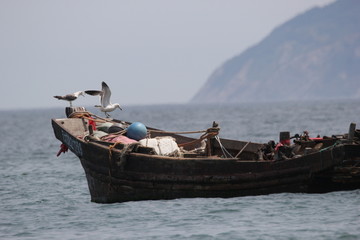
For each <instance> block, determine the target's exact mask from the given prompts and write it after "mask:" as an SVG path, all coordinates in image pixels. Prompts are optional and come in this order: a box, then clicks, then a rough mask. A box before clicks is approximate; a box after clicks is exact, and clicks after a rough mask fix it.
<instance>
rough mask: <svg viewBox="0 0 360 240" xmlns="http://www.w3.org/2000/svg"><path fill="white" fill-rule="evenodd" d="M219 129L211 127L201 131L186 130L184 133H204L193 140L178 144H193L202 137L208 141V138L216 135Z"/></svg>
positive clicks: (181, 145) (183, 145)
mask: <svg viewBox="0 0 360 240" xmlns="http://www.w3.org/2000/svg"><path fill="white" fill-rule="evenodd" d="M219 131H220V128H218V127H211V128H208V129H206V130H203V131H194V132H186V133H204V134H203V135H201V136H200V138H199V139H195V140H193V141H190V142H187V143H180V144H178V146H179V147H185V146H188V145H194V144H197V143H200V142H201V141H203V140H204V139H208V141H210V138H213V137H216V136H217V135H218V134H219ZM183 133H184V132H183ZM174 134H179V133H174Z"/></svg>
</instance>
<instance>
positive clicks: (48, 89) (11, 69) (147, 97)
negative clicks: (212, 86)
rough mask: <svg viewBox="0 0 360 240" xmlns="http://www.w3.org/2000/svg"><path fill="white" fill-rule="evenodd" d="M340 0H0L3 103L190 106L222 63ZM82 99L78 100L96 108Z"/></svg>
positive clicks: (2, 105)
mask: <svg viewBox="0 0 360 240" xmlns="http://www.w3.org/2000/svg"><path fill="white" fill-rule="evenodd" d="M332 2H334V0H291V1H290V0H271V1H270V0H174V1H170V0H151V1H147V0H131V1H130V0H128V1H125V0H52V1H49V0H0V34H1V37H0V81H1V90H2V91H1V94H0V109H11V108H44V107H58V106H67V105H68V104H67V103H65V102H63V101H59V100H57V99H55V98H53V96H54V95H64V94H66V93H72V92H75V91H79V90H86V89H100V86H101V81H105V82H106V83H107V84H108V85H109V86H110V88H111V89H112V102H119V103H120V104H121V105H122V106H126V105H148V104H165V103H186V102H188V101H189V100H190V99H191V98H192V96H193V95H194V94H195V93H196V92H197V91H198V90H199V88H200V87H201V86H202V85H203V84H204V83H205V82H206V80H207V78H208V77H209V76H210V74H211V73H212V72H213V71H214V70H215V69H216V68H217V67H219V66H220V65H221V64H222V63H223V62H224V61H226V60H228V59H229V58H231V57H233V56H235V55H238V54H240V53H241V52H242V51H244V50H245V49H247V48H249V47H251V46H253V45H255V44H257V43H258V42H259V41H261V40H262V39H263V38H265V37H266V36H267V35H268V34H269V33H270V32H271V31H272V30H273V29H274V28H275V27H277V26H279V25H280V24H282V23H284V22H285V21H287V20H289V19H291V18H293V17H295V16H297V15H298V14H301V13H303V12H305V11H306V10H309V9H311V8H313V7H316V6H319V7H321V6H324V5H327V4H329V3H332ZM98 101H99V99H98V98H97V97H91V96H86V97H84V98H83V97H81V99H80V100H78V101H77V102H74V104H75V105H85V106H88V105H94V104H97V103H98Z"/></svg>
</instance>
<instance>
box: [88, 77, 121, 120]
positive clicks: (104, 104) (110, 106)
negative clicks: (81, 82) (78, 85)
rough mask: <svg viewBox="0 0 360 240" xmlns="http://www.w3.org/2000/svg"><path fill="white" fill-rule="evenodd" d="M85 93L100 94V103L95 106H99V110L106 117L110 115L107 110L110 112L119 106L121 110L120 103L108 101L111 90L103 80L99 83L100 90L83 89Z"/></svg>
mask: <svg viewBox="0 0 360 240" xmlns="http://www.w3.org/2000/svg"><path fill="white" fill-rule="evenodd" d="M85 93H86V94H89V95H92V96H96V95H100V104H101V105H95V107H98V108H100V110H101V111H102V112H104V113H105V116H106V117H110V115H109V113H108V112H112V111H114V110H115V109H116V108H119V109H120V110H122V108H121V107H120V104H118V103H111V102H110V96H111V91H110V88H109V86H108V85H107V84H106V83H105V82H102V83H101V91H99V90H87V91H85Z"/></svg>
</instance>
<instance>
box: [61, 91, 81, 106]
mask: <svg viewBox="0 0 360 240" xmlns="http://www.w3.org/2000/svg"><path fill="white" fill-rule="evenodd" d="M80 95H82V96H85V94H84V91H78V92H74V93H71V94H66V95H65V96H54V98H57V99H59V100H65V101H68V102H69V103H70V107H72V101H74V100H76V99H77V98H78V97H79V96H80Z"/></svg>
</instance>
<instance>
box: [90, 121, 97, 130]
mask: <svg viewBox="0 0 360 240" xmlns="http://www.w3.org/2000/svg"><path fill="white" fill-rule="evenodd" d="M89 125H91V126H92V129H93V130H94V131H96V123H95V121H93V120H89Z"/></svg>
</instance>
